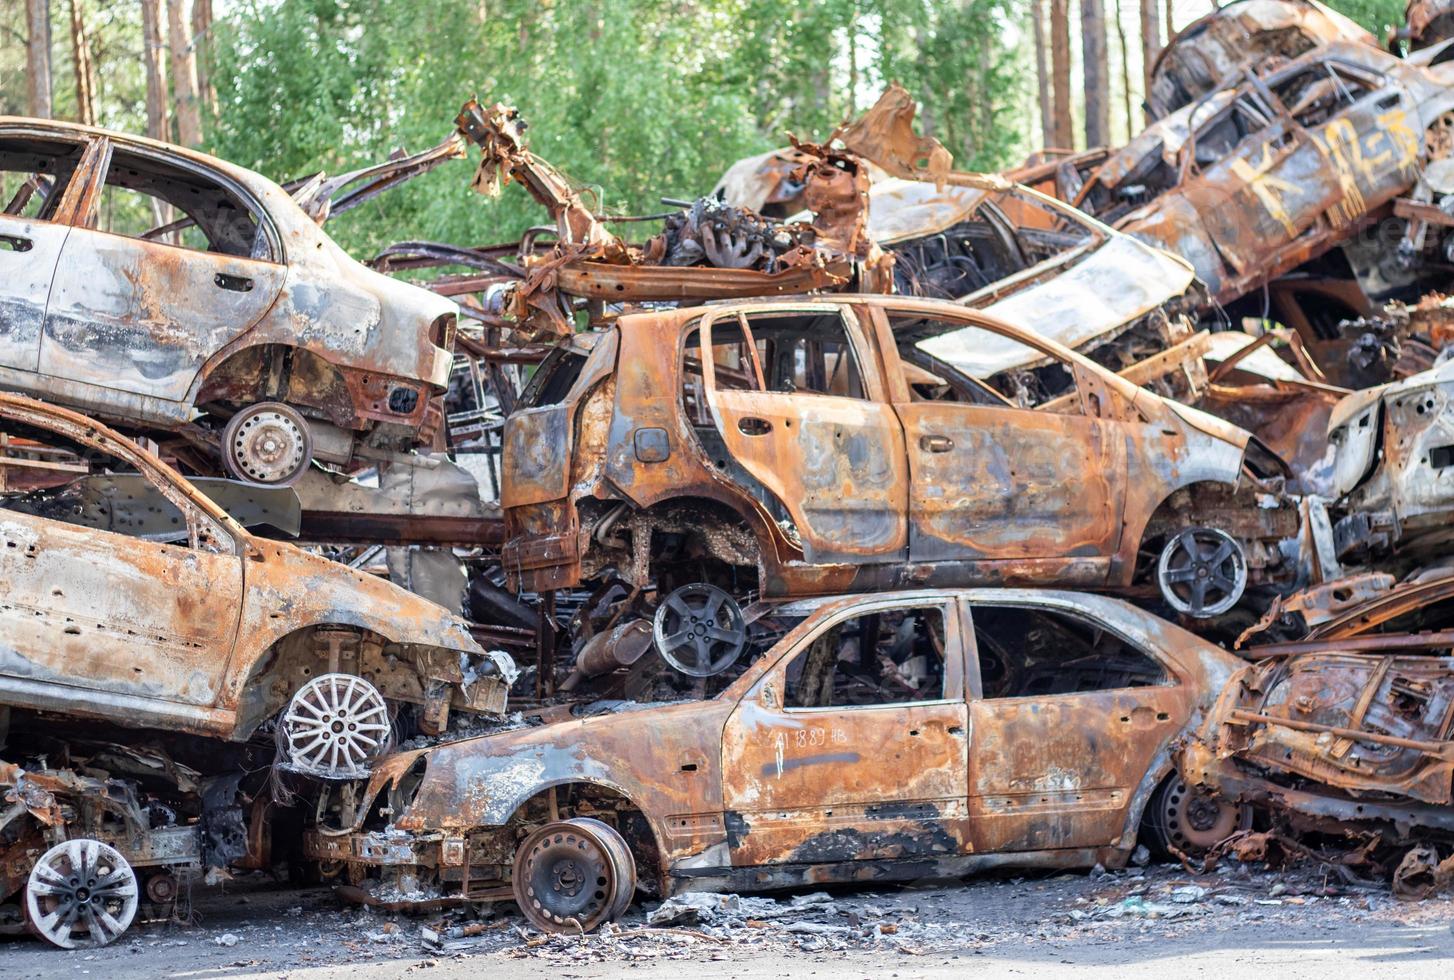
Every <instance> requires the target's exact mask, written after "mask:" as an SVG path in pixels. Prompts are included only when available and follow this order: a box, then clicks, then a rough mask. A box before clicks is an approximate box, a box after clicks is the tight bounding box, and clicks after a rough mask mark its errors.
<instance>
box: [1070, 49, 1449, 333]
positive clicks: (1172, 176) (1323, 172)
mask: <svg viewBox="0 0 1454 980" xmlns="http://www.w3.org/2000/svg"><path fill="white" fill-rule="evenodd" d="M1451 82H1454V68H1451V67H1450V66H1449V65H1448V64H1440V65H1435V66H1433V67H1426V66H1424V65H1421V64H1412V63H1409V62H1406V61H1402V60H1400V59H1398V58H1395V57H1394V56H1393V55H1390V54H1388V53H1386V52H1383V51H1380V50H1378V49H1376V48H1373V47H1369V46H1367V45H1362V44H1354V43H1349V42H1343V41H1340V42H1334V43H1330V44H1326V45H1323V46H1321V47H1319V48H1317V49H1315V50H1314V51H1311V52H1309V53H1307V54H1305V55H1303V56H1301V57H1299V58H1297V59H1294V60H1293V61H1291V62H1289V63H1288V64H1286V65H1285V66H1283V67H1280V68H1277V69H1275V70H1272V71H1269V72H1267V73H1266V74H1262V75H1257V74H1250V75H1248V76H1246V77H1244V79H1243V80H1242V81H1241V82H1240V84H1237V85H1236V87H1233V88H1226V89H1222V90H1219V91H1216V92H1213V93H1211V94H1209V95H1206V96H1204V97H1202V98H1201V99H1199V100H1197V101H1196V102H1195V103H1193V104H1191V105H1188V106H1185V107H1184V108H1182V109H1180V110H1178V111H1176V112H1174V113H1172V114H1171V115H1169V116H1167V117H1166V118H1164V119H1162V120H1160V121H1159V122H1157V123H1155V124H1153V125H1151V126H1149V127H1148V128H1147V129H1145V130H1144V131H1142V133H1140V134H1139V135H1138V136H1137V137H1136V138H1135V139H1133V140H1132V141H1131V142H1130V143H1129V144H1127V146H1126V147H1125V148H1123V149H1122V150H1120V151H1119V152H1117V153H1115V154H1112V155H1111V157H1110V158H1109V159H1107V161H1106V162H1105V163H1104V164H1102V165H1101V166H1100V167H1099V168H1097V169H1096V170H1095V171H1094V172H1093V173H1092V174H1090V175H1089V177H1088V179H1087V180H1086V181H1085V183H1084V185H1083V186H1082V187H1081V188H1080V189H1079V190H1078V192H1077V193H1076V195H1075V197H1074V199H1073V203H1075V204H1076V205H1077V206H1078V207H1080V208H1082V209H1083V210H1086V211H1088V212H1089V213H1091V214H1093V215H1095V216H1097V217H1099V218H1101V219H1102V220H1105V221H1107V222H1110V223H1112V224H1113V225H1114V226H1115V227H1116V228H1118V229H1119V230H1121V231H1123V232H1126V233H1127V234H1130V235H1133V236H1135V237H1136V238H1139V239H1141V240H1142V241H1145V242H1148V243H1150V244H1153V245H1156V246H1158V247H1161V248H1165V249H1167V250H1168V251H1170V252H1172V253H1173V254H1176V255H1180V256H1181V257H1183V258H1185V259H1187V260H1188V261H1189V262H1191V264H1192V266H1193V267H1194V268H1195V270H1196V274H1197V277H1198V278H1199V279H1200V280H1201V281H1202V282H1203V283H1205V284H1206V286H1207V289H1208V292H1209V296H1210V299H1211V300H1213V301H1215V302H1216V303H1219V304H1222V305H1224V306H1226V305H1229V304H1233V303H1234V302H1235V301H1237V300H1239V299H1242V298H1244V297H1248V296H1249V294H1252V293H1255V292H1256V291H1257V290H1259V289H1260V288H1261V287H1262V286H1264V285H1267V284H1268V283H1271V282H1272V281H1274V280H1276V279H1278V278H1279V277H1281V276H1284V275H1286V274H1288V273H1290V272H1292V271H1293V270H1294V269H1297V268H1298V267H1299V266H1303V265H1304V263H1307V262H1308V261H1309V260H1311V259H1316V258H1318V257H1319V256H1322V255H1324V254H1325V253H1327V252H1329V251H1330V250H1331V249H1333V248H1335V247H1336V246H1339V245H1345V246H1347V247H1345V248H1344V249H1343V255H1344V257H1345V258H1346V259H1347V263H1346V264H1345V265H1346V267H1347V268H1348V269H1351V272H1348V271H1345V272H1343V273H1342V275H1343V277H1344V278H1352V279H1354V280H1355V281H1356V282H1357V284H1358V286H1359V287H1360V289H1361V290H1362V292H1363V293H1364V294H1365V295H1366V296H1367V297H1370V298H1374V299H1379V298H1384V297H1388V296H1392V295H1394V294H1395V293H1397V292H1398V291H1399V290H1407V289H1416V288H1417V286H1418V283H1419V282H1420V281H1421V280H1420V277H1421V276H1422V277H1427V276H1428V275H1429V274H1430V273H1431V272H1432V271H1433V269H1434V268H1435V267H1436V266H1437V264H1438V261H1439V259H1438V251H1437V250H1438V247H1439V245H1440V243H1441V242H1442V237H1441V236H1442V232H1443V226H1442V225H1438V224H1437V223H1436V224H1435V225H1433V226H1431V227H1434V228H1436V229H1437V230H1438V232H1439V233H1436V234H1430V235H1425V236H1423V238H1422V240H1421V244H1420V248H1419V249H1416V250H1414V251H1411V252H1410V253H1409V254H1408V255H1407V256H1406V258H1404V259H1400V261H1398V262H1394V261H1391V260H1390V258H1389V250H1388V248H1387V247H1383V248H1379V247H1375V246H1374V245H1364V244H1360V243H1359V242H1350V238H1352V236H1353V235H1354V232H1356V231H1357V230H1358V229H1360V228H1362V227H1364V226H1365V225H1367V224H1368V223H1369V222H1371V221H1373V220H1375V219H1377V218H1378V217H1379V216H1380V215H1383V216H1389V212H1390V210H1391V209H1392V207H1393V204H1394V201H1395V198H1399V197H1400V195H1405V194H1408V193H1410V192H1411V191H1412V190H1413V189H1414V188H1415V187H1416V185H1417V184H1418V183H1419V181H1420V177H1421V174H1423V173H1424V170H1425V168H1426V167H1427V165H1428V164H1429V162H1430V161H1431V160H1434V159H1442V158H1445V157H1447V156H1448V155H1449V153H1450V151H1451V148H1454V144H1451V141H1450V139H1449V131H1448V122H1449V115H1448V114H1449V112H1450V110H1451V109H1454V85H1451ZM1435 210H1437V208H1436V209H1435ZM1425 253H1427V254H1425ZM1430 256H1432V257H1433V258H1432V260H1429V261H1426V260H1428V259H1429V257H1430ZM1255 298H1256V299H1257V303H1256V309H1260V308H1261V306H1262V301H1261V296H1260V293H1258V294H1257V295H1256V297H1255ZM1249 302H1250V300H1249ZM1344 305H1345V307H1346V304H1344ZM1249 312H1252V313H1255V310H1253V309H1250V308H1249ZM1234 313H1235V309H1234ZM1335 322H1336V321H1335ZM1329 339H1334V340H1336V339H1338V338H1337V336H1336V332H1335V334H1334V336H1333V337H1331V338H1329V337H1324V336H1309V337H1305V338H1304V340H1305V341H1306V342H1307V344H1308V345H1309V347H1310V348H1312V349H1313V350H1314V353H1315V354H1318V353H1320V351H1319V350H1318V344H1319V343H1321V342H1324V341H1327V340H1329Z"/></svg>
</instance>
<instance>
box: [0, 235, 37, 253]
mask: <svg viewBox="0 0 1454 980" xmlns="http://www.w3.org/2000/svg"><path fill="white" fill-rule="evenodd" d="M0 245H4V246H6V247H7V248H9V249H10V251H12V252H29V251H30V250H31V248H32V247H34V245H35V243H34V242H32V241H31V240H30V239H29V238H21V237H20V236H19V235H0Z"/></svg>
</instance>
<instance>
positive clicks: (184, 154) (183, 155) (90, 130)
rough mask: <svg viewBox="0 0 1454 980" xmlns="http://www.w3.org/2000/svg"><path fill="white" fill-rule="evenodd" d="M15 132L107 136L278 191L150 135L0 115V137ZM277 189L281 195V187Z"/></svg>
mask: <svg viewBox="0 0 1454 980" xmlns="http://www.w3.org/2000/svg"><path fill="white" fill-rule="evenodd" d="M12 130H25V131H28V132H33V133H38V134H42V135H44V134H47V133H48V134H50V135H53V136H56V137H59V138H62V139H67V138H69V139H78V138H79V139H95V138H96V137H98V136H105V137H107V138H108V139H110V140H111V141H112V142H114V143H117V144H120V145H129V146H135V147H140V148H142V149H148V150H154V151H156V152H158V153H164V154H167V155H169V156H174V157H178V158H180V159H184V160H188V161H190V162H192V163H195V164H198V165H199V166H202V167H206V168H209V169H212V170H216V171H219V172H221V173H223V174H226V175H227V176H229V177H231V178H232V179H233V180H236V181H238V182H239V183H242V184H245V185H247V186H248V188H249V189H251V190H252V191H253V192H254V193H256V192H258V191H260V190H262V189H265V188H266V189H272V188H278V185H277V183H276V182H275V181H273V180H271V179H270V178H268V177H265V176H264V175H262V174H260V173H258V172H257V171H255V170H248V169H247V168H246V167H240V166H238V165H237V164H235V163H229V162H228V161H226V160H223V159H221V158H219V157H214V156H212V155H210V154H207V153H203V152H201V151H200V150H193V149H191V148H189V147H185V146H179V145H178V144H176V143H167V142H165V141H163V140H155V139H151V138H150V137H147V136H138V135H136V134H135V133H125V132H121V131H119V130H113V129H103V128H101V127H100V126H85V125H82V124H81V123H73V122H67V121H66V120H63V119H35V118H32V117H30V116H0V136H4V135H7V131H12ZM278 189H279V191H280V192H282V191H281V188H278ZM282 193H286V192H282Z"/></svg>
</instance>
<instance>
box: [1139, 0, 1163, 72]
mask: <svg viewBox="0 0 1454 980" xmlns="http://www.w3.org/2000/svg"><path fill="white" fill-rule="evenodd" d="M1160 52H1161V18H1160V16H1159V14H1158V13H1157V10H1156V0H1141V81H1142V84H1144V85H1145V86H1146V91H1147V93H1148V94H1149V93H1150V91H1151V66H1152V65H1153V64H1155V62H1156V56H1157V55H1158V54H1159V53H1160Z"/></svg>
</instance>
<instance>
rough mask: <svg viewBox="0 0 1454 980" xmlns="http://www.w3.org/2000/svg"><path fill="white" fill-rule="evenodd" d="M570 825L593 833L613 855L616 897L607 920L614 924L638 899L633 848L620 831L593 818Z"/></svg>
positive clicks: (577, 820) (579, 818) (585, 818)
mask: <svg viewBox="0 0 1454 980" xmlns="http://www.w3.org/2000/svg"><path fill="white" fill-rule="evenodd" d="M570 823H572V824H575V825H577V826H580V827H585V828H587V829H588V830H590V831H591V832H593V833H594V834H595V835H596V838H597V840H599V841H600V842H601V844H602V845H603V846H604V847H605V848H606V850H607V851H608V852H609V853H610V855H611V860H612V861H613V862H614V866H615V868H616V895H615V898H614V900H613V901H612V903H611V909H610V911H609V912H608V913H607V915H606V918H607V920H608V921H612V922H614V921H615V920H617V919H619V918H621V916H623V915H625V914H626V910H627V909H629V908H630V907H631V901H632V899H634V898H635V897H636V860H635V859H634V858H633V857H632V856H631V848H630V847H628V846H627V844H626V840H625V838H623V837H622V836H621V834H620V832H619V831H617V830H616V829H615V828H614V827H612V826H611V825H610V824H606V823H602V822H601V821H599V820H596V819H595V818H593V817H576V818H574V819H572V820H571V821H570Z"/></svg>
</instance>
